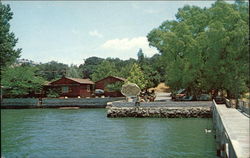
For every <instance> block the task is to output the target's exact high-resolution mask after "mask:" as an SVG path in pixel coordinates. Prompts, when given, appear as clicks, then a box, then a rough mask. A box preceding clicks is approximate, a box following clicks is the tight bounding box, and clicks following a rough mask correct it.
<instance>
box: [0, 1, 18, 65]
mask: <svg viewBox="0 0 250 158" xmlns="http://www.w3.org/2000/svg"><path fill="white" fill-rule="evenodd" d="M12 16H13V13H12V12H11V9H10V6H9V5H3V4H2V2H0V54H1V55H0V69H1V70H3V69H4V68H5V67H6V66H8V65H11V64H12V63H14V62H15V60H16V59H17V58H18V57H19V55H20V53H21V49H15V46H16V43H17V38H16V37H15V35H14V33H13V32H10V24H9V21H10V20H11V19H12Z"/></svg>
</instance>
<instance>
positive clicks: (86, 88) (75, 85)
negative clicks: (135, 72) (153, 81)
mask: <svg viewBox="0 0 250 158" xmlns="http://www.w3.org/2000/svg"><path fill="white" fill-rule="evenodd" d="M124 81H125V79H123V78H120V77H115V76H108V77H106V78H103V79H101V80H99V81H97V82H93V81H91V80H90V79H82V78H70V77H62V78H61V79H58V80H56V81H53V82H49V83H47V84H45V85H44V86H43V91H44V92H43V93H44V97H46V96H47V95H48V93H49V92H50V91H55V92H57V93H58V94H59V95H60V96H59V97H70V98H76V97H81V98H86V97H94V92H95V89H102V90H104V96H106V97H121V96H123V95H122V94H121V92H120V91H108V90H107V88H106V86H107V85H108V84H114V83H118V82H120V83H123V82H124Z"/></svg>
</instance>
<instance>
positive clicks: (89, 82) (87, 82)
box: [65, 77, 95, 84]
mask: <svg viewBox="0 0 250 158" xmlns="http://www.w3.org/2000/svg"><path fill="white" fill-rule="evenodd" d="M65 78H68V79H70V80H73V81H75V82H78V83H81V84H95V83H94V82H93V81H91V80H90V79H83V78H71V77H65Z"/></svg>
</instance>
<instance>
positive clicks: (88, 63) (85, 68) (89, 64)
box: [79, 57, 104, 78]
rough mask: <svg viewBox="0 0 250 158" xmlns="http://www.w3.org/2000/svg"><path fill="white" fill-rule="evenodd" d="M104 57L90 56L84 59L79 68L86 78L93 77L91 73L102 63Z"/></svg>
mask: <svg viewBox="0 0 250 158" xmlns="http://www.w3.org/2000/svg"><path fill="white" fill-rule="evenodd" d="M103 60H104V59H103V58H99V57H89V58H87V59H86V60H85V61H84V64H81V65H80V66H79V68H80V69H81V71H82V73H83V77H84V78H91V75H92V74H93V73H94V70H95V69H96V67H97V66H98V65H99V64H101V63H102V61H103Z"/></svg>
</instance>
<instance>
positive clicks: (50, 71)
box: [37, 61, 69, 81]
mask: <svg viewBox="0 0 250 158" xmlns="http://www.w3.org/2000/svg"><path fill="white" fill-rule="evenodd" d="M37 68H38V74H39V75H40V76H42V77H43V78H45V79H46V80H47V81H51V80H55V79H58V78H61V77H62V76H65V75H66V72H67V70H68V69H69V67H68V65H66V64H63V63H58V62H56V61H51V62H48V63H45V64H40V65H37Z"/></svg>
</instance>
